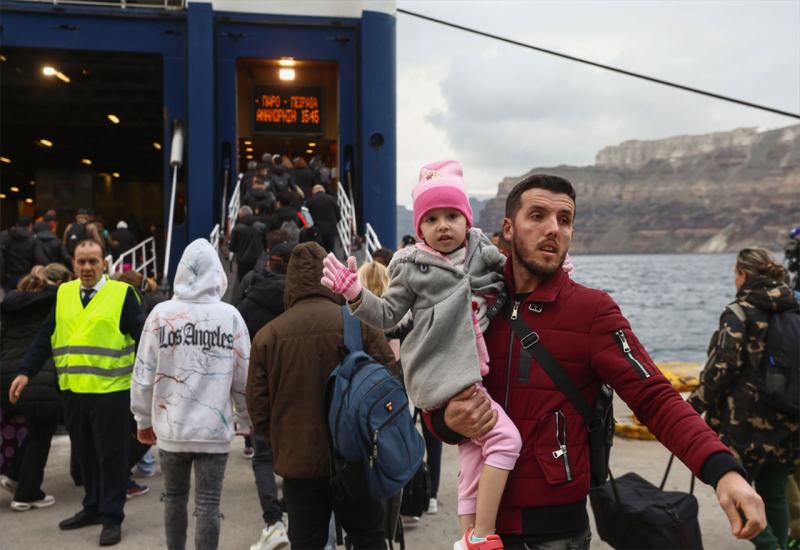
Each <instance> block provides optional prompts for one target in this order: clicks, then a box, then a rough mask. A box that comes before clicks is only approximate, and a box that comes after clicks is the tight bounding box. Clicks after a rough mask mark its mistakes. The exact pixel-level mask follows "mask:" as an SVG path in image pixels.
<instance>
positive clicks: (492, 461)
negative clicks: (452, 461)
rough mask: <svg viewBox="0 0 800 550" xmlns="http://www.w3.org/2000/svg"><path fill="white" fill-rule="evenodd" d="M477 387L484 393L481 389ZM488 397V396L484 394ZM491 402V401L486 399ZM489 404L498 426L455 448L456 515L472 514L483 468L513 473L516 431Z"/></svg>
mask: <svg viewBox="0 0 800 550" xmlns="http://www.w3.org/2000/svg"><path fill="white" fill-rule="evenodd" d="M479 387H480V388H481V389H482V390H483V391H484V392H485V391H486V389H485V388H484V387H483V385H480V384H479ZM487 396H488V393H487ZM489 399H491V397H489ZM491 401H492V410H495V411H497V424H495V425H494V427H493V428H492V429H491V430H490V431H489V433H487V434H486V435H484V436H482V437H477V438H475V439H470V440H469V441H466V442H464V443H462V444H461V445H459V446H458V515H459V516H463V515H466V514H474V513H475V511H476V509H477V502H478V481H479V480H480V478H481V469H482V468H483V465H484V464H487V465H489V466H492V467H494V468H499V469H501V470H509V471H511V470H513V469H514V464H515V463H516V462H517V458H518V457H519V452H520V449H521V448H522V439H521V438H520V435H519V431H518V430H517V427H516V426H515V425H514V423H513V422H512V421H511V419H510V418H509V417H508V415H507V414H506V411H505V410H503V407H501V406H500V405H498V404H497V402H495V401H494V399H491Z"/></svg>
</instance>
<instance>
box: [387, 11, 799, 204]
mask: <svg viewBox="0 0 800 550" xmlns="http://www.w3.org/2000/svg"><path fill="white" fill-rule="evenodd" d="M397 6H398V7H399V8H403V9H407V10H410V11H416V12H419V13H423V14H425V15H430V16H432V17H436V18H439V19H445V20H449V21H452V22H454V23H457V24H460V25H464V26H469V27H475V28H477V29H480V30H484V31H487V32H490V33H493V34H498V35H502V36H505V37H508V38H512V39H514V40H518V41H521V42H526V43H530V44H534V45H537V46H541V47H544V48H549V49H553V50H557V51H560V52H563V53H567V54H571V55H575V56H578V57H585V58H588V59H591V60H593V61H597V62H600V63H604V64H608V65H614V66H618V67H621V68H624V69H628V70H630V71H634V72H639V73H644V74H647V75H650V76H655V77H658V78H661V79H665V80H673V81H676V82H679V83H682V84H685V85H688V86H693V87H697V88H701V89H704V90H708V91H712V92H716V93H719V94H723V95H729V96H734V97H737V98H741V99H744V100H746V101H751V102H753V103H759V104H764V105H768V106H771V107H775V108H778V109H781V110H785V111H791V112H795V113H800V0H781V1H757V2H745V1H725V2H723V1H716V2H712V1H694V2H688V1H655V0H648V1H644V0H640V1H634V0H629V1H622V2H606V1H590V2H578V1H573V2H565V1H559V2H544V1H536V2H528V1H522V0H518V1H506V2H499V1H491V2H489V1H463V0H462V1H456V0H450V1H447V0H444V1H429V0H425V1H418V0H397ZM397 79H398V97H397V115H398V182H397V200H398V202H399V203H401V204H406V205H409V204H410V203H411V189H412V188H413V186H414V184H415V183H416V178H417V174H418V171H419V167H420V166H421V165H422V164H424V163H426V162H430V161H432V160H437V159H444V158H455V159H458V160H460V161H461V163H462V164H463V166H464V177H465V183H466V185H467V188H468V190H469V191H470V193H473V194H482V195H489V194H492V195H493V194H494V193H495V192H496V189H497V184H498V183H499V182H500V180H501V179H502V178H503V177H504V176H517V175H520V174H522V173H524V172H526V171H527V170H529V169H531V168H533V167H546V166H555V165H558V164H572V165H590V164H593V163H594V157H595V154H596V153H597V152H598V151H599V150H600V149H601V148H603V147H604V146H606V145H615V144H618V143H621V142H623V141H625V140H629V139H658V138H664V137H669V136H675V135H681V134H703V133H707V132H714V131H726V130H732V129H734V128H738V127H744V126H757V127H761V128H778V127H781V126H788V125H791V124H795V123H797V122H798V121H797V120H796V119H791V118H788V117H782V116H778V115H773V114H770V113H767V112H764V111H759V110H755V109H751V108H747V107H743V106H738V105H734V104H732V103H727V102H722V101H719V100H715V99H711V98H706V97H703V96H699V95H696V94H691V93H687V92H682V91H679V90H676V89H672V88H667V87H664V86H659V85H656V84H650V83H647V82H645V81H642V80H638V79H633V78H630V77H626V76H622V75H618V74H616V73H612V72H609V71H604V70H601V69H596V68H593V67H589V66H587V65H583V64H579V63H575V62H571V61H567V60H563V59H560V58H556V57H553V56H549V55H546V54H542V53H538V52H534V51H531V50H527V49H523V48H519V47H516V46H512V45H509V44H503V43H501V42H498V41H496V40H491V39H488V38H483V37H479V36H475V35H471V34H468V33H465V32H463V31H460V30H456V29H450V28H447V27H443V26H441V25H438V24H436V23H431V22H427V21H423V20H420V19H418V18H414V17H411V16H408V15H405V14H401V13H398V14H397Z"/></svg>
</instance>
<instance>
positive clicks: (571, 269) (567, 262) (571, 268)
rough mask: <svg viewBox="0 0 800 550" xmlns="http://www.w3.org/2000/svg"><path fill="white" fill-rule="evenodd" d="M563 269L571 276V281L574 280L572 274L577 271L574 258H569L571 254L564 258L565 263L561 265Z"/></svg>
mask: <svg viewBox="0 0 800 550" xmlns="http://www.w3.org/2000/svg"><path fill="white" fill-rule="evenodd" d="M561 269H563V270H564V271H566V272H567V275H569V277H570V279H571V278H572V274H573V273H574V271H575V266H574V265H572V258H570V257H569V254H567V255H566V257H565V258H564V263H563V264H561Z"/></svg>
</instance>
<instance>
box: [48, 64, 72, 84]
mask: <svg viewBox="0 0 800 550" xmlns="http://www.w3.org/2000/svg"><path fill="white" fill-rule="evenodd" d="M42 74H43V75H44V76H54V77H56V78H57V79H59V80H60V81H61V82H66V83H67V84H69V77H68V76H67V75H65V74H64V73H62V72H61V71H59V70H58V69H56V68H55V67H50V66H48V67H42Z"/></svg>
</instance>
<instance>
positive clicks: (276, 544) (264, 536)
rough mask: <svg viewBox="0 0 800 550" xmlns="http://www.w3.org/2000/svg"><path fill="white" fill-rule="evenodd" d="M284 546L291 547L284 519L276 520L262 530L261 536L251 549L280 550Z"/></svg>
mask: <svg viewBox="0 0 800 550" xmlns="http://www.w3.org/2000/svg"><path fill="white" fill-rule="evenodd" d="M284 548H289V537H288V535H287V534H286V525H284V523H283V522H282V521H276V522H275V523H273V524H272V525H269V526H267V527H264V529H262V530H261V537H260V538H259V539H258V542H257V543H255V544H254V545H252V546H251V547H250V550H278V549H284Z"/></svg>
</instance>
